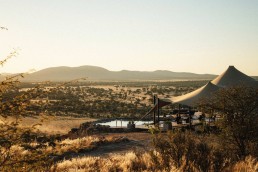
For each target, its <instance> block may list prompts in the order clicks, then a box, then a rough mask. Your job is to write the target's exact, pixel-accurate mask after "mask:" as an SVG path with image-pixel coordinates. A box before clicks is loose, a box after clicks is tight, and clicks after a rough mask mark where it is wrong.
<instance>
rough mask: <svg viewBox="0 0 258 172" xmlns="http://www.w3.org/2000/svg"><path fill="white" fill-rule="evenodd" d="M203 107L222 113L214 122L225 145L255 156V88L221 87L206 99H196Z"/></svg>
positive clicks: (257, 113) (257, 102)
mask: <svg viewBox="0 0 258 172" xmlns="http://www.w3.org/2000/svg"><path fill="white" fill-rule="evenodd" d="M200 106H201V107H202V108H203V109H206V110H208V111H210V110H212V111H214V112H216V113H218V114H220V115H222V117H223V118H222V120H220V121H219V122H218V126H219V127H220V128H221V129H222V136H223V141H225V142H226V144H225V146H227V147H228V148H230V149H232V150H235V151H236V153H237V155H238V156H239V157H240V158H241V157H245V156H246V155H250V154H251V155H254V156H257V151H256V150H257V149H258V145H257V144H258V90H257V89H255V88H251V87H246V86H236V87H231V88H225V89H221V90H220V91H219V92H218V93H216V94H215V95H214V97H213V98H212V99H210V100H203V101H202V102H201V103H200Z"/></svg>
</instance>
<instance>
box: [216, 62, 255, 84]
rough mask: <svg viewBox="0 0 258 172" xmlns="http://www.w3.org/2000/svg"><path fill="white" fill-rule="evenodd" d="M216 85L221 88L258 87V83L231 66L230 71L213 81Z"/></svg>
mask: <svg viewBox="0 0 258 172" xmlns="http://www.w3.org/2000/svg"><path fill="white" fill-rule="evenodd" d="M211 82H212V83H213V84H214V85H217V86H219V87H223V88H226V87H231V86H236V85H241V84H242V85H246V86H252V87H253V86H258V82H257V81H256V80H255V79H253V78H251V77H250V76H247V75H246V74H244V73H242V72H240V71H239V70H237V69H236V68H235V67H234V66H229V67H228V69H227V70H226V71H225V72H223V73H222V74H221V75H219V76H218V77H216V78H215V79H214V80H212V81H211Z"/></svg>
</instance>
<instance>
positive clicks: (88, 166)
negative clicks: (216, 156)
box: [51, 152, 258, 172]
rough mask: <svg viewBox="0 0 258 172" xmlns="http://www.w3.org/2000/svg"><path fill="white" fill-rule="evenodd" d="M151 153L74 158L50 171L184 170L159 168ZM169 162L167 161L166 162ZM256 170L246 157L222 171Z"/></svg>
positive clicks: (157, 160)
mask: <svg viewBox="0 0 258 172" xmlns="http://www.w3.org/2000/svg"><path fill="white" fill-rule="evenodd" d="M153 153H154V154H155V157H153V155H152V153H148V152H145V153H143V154H136V153H134V152H128V153H125V154H113V155H111V156H110V157H109V158H102V157H82V158H74V159H71V160H64V161H62V162H59V163H58V164H56V165H55V166H52V168H51V170H52V171H58V172H59V171H69V172H72V171H76V172H95V171H96V172H97V171H102V172H109V171H123V172H129V171H146V172H147V171H160V172H161V171H162V172H163V171H164V172H165V171H168V172H170V171H171V172H172V171H173V172H174V171H175V172H181V171H183V169H184V166H185V163H183V164H182V166H181V167H179V168H176V167H175V166H173V164H171V166H170V167H169V168H162V167H159V163H162V162H161V161H163V160H162V157H160V155H159V154H158V153H157V152H153ZM168 161H169V160H168ZM257 170H258V162H257V160H256V159H255V158H253V157H247V158H246V159H245V160H243V161H239V162H237V163H236V164H233V165H232V166H230V167H228V168H227V169H225V170H224V171H234V172H256V171H257ZM190 171H196V172H198V171H200V170H198V167H195V166H194V165H193V166H192V167H191V170H190Z"/></svg>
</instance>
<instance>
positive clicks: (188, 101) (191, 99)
mask: <svg viewBox="0 0 258 172" xmlns="http://www.w3.org/2000/svg"><path fill="white" fill-rule="evenodd" d="M218 89H219V87H218V86H216V85H214V84H212V83H211V82H208V83H207V84H206V85H205V86H203V87H201V88H199V89H197V90H195V91H193V92H190V93H188V94H185V95H182V96H177V97H172V98H170V99H164V100H163V101H167V102H168V101H170V102H171V103H179V104H183V105H187V106H194V105H196V103H198V101H199V100H200V99H202V98H207V97H210V96H212V94H213V93H214V92H216V91H217V90H218Z"/></svg>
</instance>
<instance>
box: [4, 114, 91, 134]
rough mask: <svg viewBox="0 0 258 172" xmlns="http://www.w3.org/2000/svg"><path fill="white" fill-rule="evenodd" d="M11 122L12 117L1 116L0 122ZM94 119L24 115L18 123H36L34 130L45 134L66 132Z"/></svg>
mask: <svg viewBox="0 0 258 172" xmlns="http://www.w3.org/2000/svg"><path fill="white" fill-rule="evenodd" d="M3 121H5V122H13V121H15V119H14V118H12V117H9V118H6V119H4V118H1V119H0V122H3ZM89 121H95V119H93V118H73V117H58V116H52V117H43V116H41V117H24V118H21V119H20V121H19V123H20V125H21V126H23V127H31V126H33V125H36V124H39V125H36V126H35V128H36V130H38V131H40V132H43V133H46V134H67V133H68V132H69V131H70V130H71V129H72V128H78V127H79V126H80V124H82V123H84V122H89Z"/></svg>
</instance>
